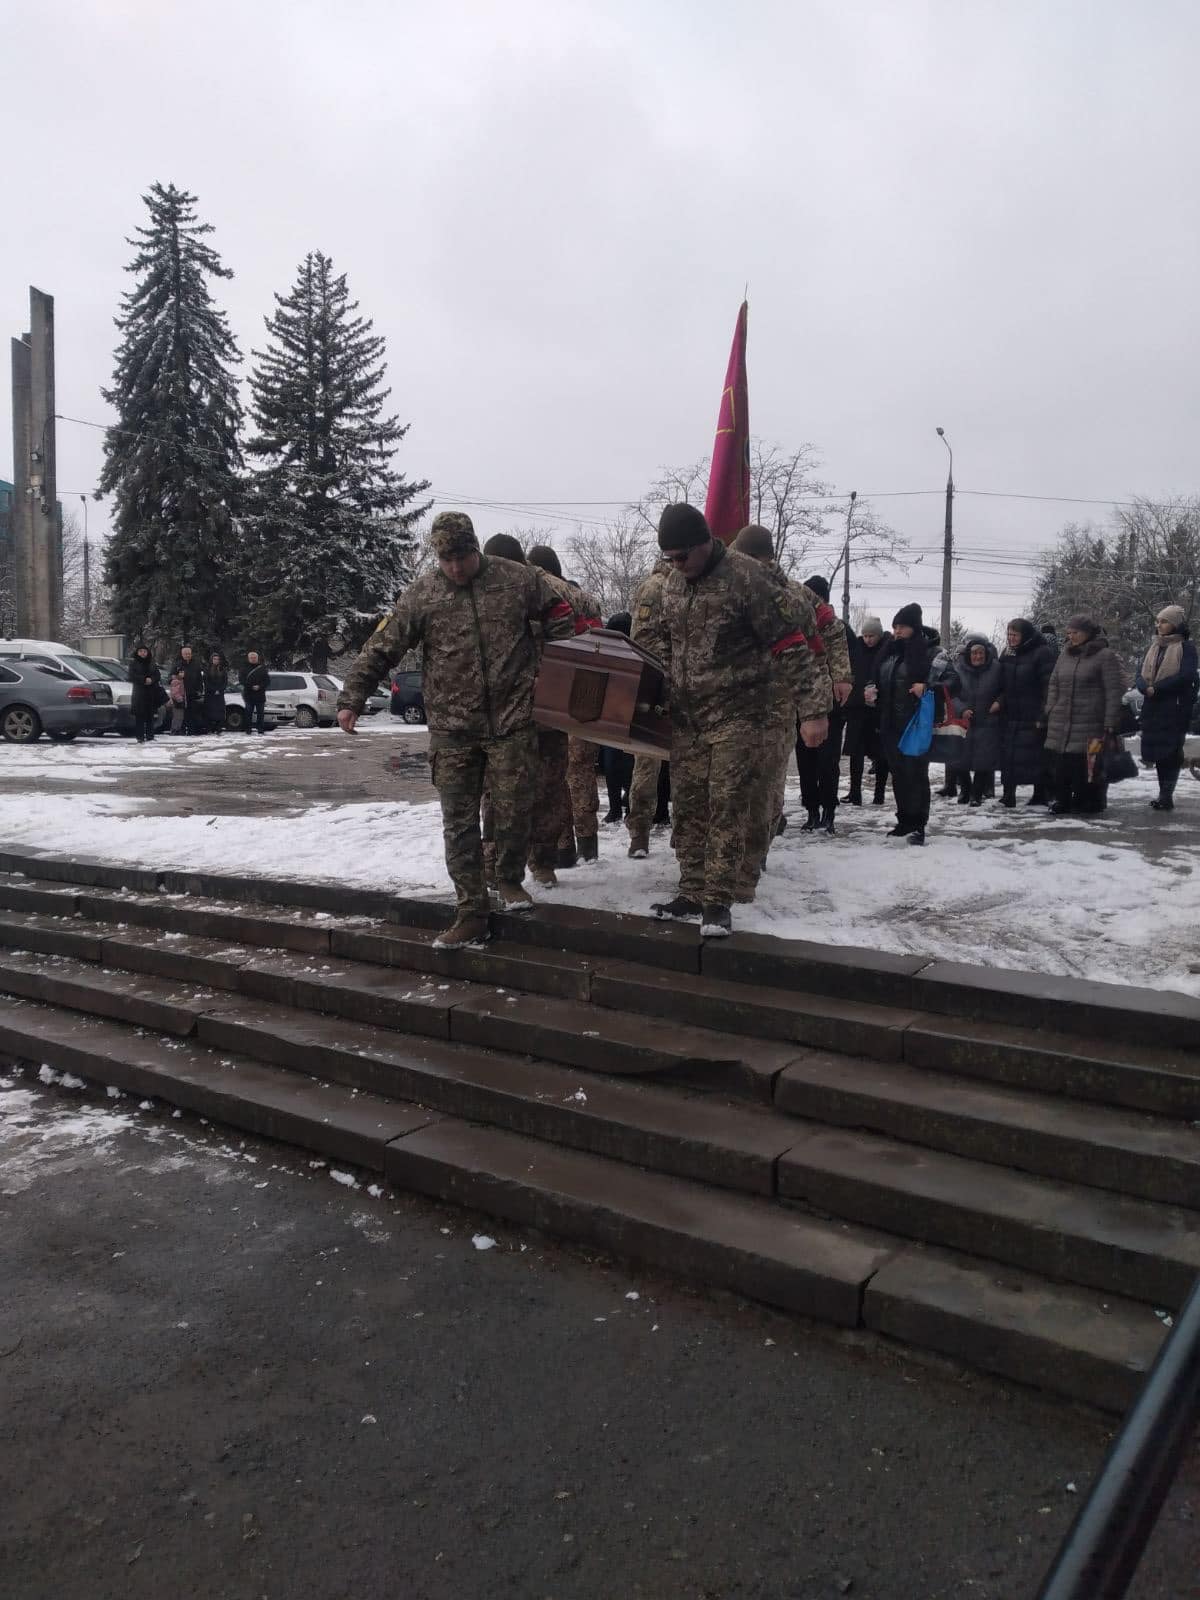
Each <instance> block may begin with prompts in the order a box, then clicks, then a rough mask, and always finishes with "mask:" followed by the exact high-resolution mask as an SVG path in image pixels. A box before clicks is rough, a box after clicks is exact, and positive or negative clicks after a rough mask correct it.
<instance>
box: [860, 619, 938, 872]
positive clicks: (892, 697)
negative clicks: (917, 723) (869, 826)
mask: <svg viewBox="0 0 1200 1600" xmlns="http://www.w3.org/2000/svg"><path fill="white" fill-rule="evenodd" d="M931 666H932V657H931V654H930V647H929V643H928V641H927V639H926V636H925V630H924V628H923V627H922V622H921V608H920V606H919V605H918V604H917V603H916V601H915V600H914V601H913V602H912V604H911V605H907V606H901V608H900V610H899V611H897V613H896V615H895V616H894V617H893V618H892V638H891V642H890V643H889V644H888V645H887V646H885V648H884V649H883V650H881V651H880V653H879V661H878V664H877V666H876V669H875V680H874V682H873V683H872V684H871V685H870V687H869V688H868V691H867V703H868V704H869V705H874V706H877V707H878V708H879V742H880V744H881V746H882V748H883V755H884V760H885V761H886V762H887V764H888V771H889V772H890V773H891V775H892V792H893V793H894V794H895V797H896V826H895V827H894V828H893V829H892V830H891V833H890V835H889V837H890V838H893V839H904V838H907V840H908V842H909V844H924V843H925V829H926V827H927V825H928V823H929V752H928V751H926V752H925V754H924V755H918V756H909V755H905V754H904V753H903V752H902V751H901V749H900V737H901V735H902V734H903V732H904V730H905V728H907V727H908V724H909V722H910V720H911V719H912V715H913V713H914V712H915V711H916V709H917V707H918V706H919V705H920V703H921V697H922V696H923V695H924V693H925V687H926V685H927V684H928V682H929V671H930V667H931Z"/></svg>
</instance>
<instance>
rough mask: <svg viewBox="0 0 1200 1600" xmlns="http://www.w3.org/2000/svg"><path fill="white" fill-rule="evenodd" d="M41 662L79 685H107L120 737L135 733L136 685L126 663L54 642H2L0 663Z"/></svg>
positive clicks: (44, 640)
mask: <svg viewBox="0 0 1200 1600" xmlns="http://www.w3.org/2000/svg"><path fill="white" fill-rule="evenodd" d="M9 659H16V660H18V661H34V662H40V663H41V664H42V665H43V666H47V667H53V668H55V670H56V671H58V672H59V673H60V674H62V675H63V676H65V677H68V678H71V679H72V680H74V681H75V682H76V683H107V684H109V685H110V687H111V689H112V703H113V705H114V706H115V707H116V710H117V714H116V717H115V719H114V720H113V722H112V725H111V726H112V728H114V729H115V730H116V732H117V733H130V734H131V733H132V732H133V731H134V724H133V685H132V684H131V683H130V682H129V672H128V668H127V667H126V665H125V663H124V662H122V661H114V660H111V659H110V658H108V657H100V656H85V655H81V654H80V653H79V651H78V650H72V648H71V647H70V645H66V644H56V643H55V642H54V641H53V640H51V639H0V661H8V660H9Z"/></svg>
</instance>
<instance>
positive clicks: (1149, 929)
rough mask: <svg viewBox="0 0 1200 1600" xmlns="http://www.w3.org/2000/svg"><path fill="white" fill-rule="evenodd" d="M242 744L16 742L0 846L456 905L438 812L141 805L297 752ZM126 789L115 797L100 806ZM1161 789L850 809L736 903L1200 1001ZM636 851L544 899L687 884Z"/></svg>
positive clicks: (620, 894)
mask: <svg viewBox="0 0 1200 1600" xmlns="http://www.w3.org/2000/svg"><path fill="white" fill-rule="evenodd" d="M411 731H412V732H414V733H420V732H422V731H423V730H419V729H414V730H411ZM407 732H408V730H405V729H404V728H403V727H402V726H397V725H396V724H395V723H394V722H391V723H381V724H380V725H378V728H377V730H376V729H375V728H372V727H371V725H368V733H369V736H370V737H371V738H372V739H380V741H381V742H382V740H383V738H384V737H392V738H398V739H399V740H404V739H405V738H406V735H407ZM245 744H246V746H248V748H245V747H244V746H243V745H242V743H241V742H240V741H237V740H235V739H233V738H226V739H222V740H213V741H212V744H211V748H210V747H207V746H206V747H205V748H204V749H203V750H202V751H201V750H198V749H197V748H196V744H195V742H194V741H183V740H180V741H164V742H163V743H162V744H159V743H157V742H156V744H155V745H153V746H150V747H146V748H139V747H138V746H136V745H133V744H130V743H128V742H124V743H118V742H117V741H115V740H106V741H103V742H100V741H92V742H89V743H84V742H82V741H81V742H80V743H78V744H76V745H74V746H71V747H56V748H51V747H48V746H45V745H41V746H35V747H33V748H31V749H14V747H11V746H9V747H6V748H4V749H3V751H0V777H3V778H5V779H10V778H12V777H13V776H15V775H16V774H17V773H20V774H21V776H22V777H26V776H27V778H28V788H26V787H25V785H24V784H22V788H21V790H20V792H13V791H12V790H11V788H9V787H8V786H7V785H6V786H5V787H6V789H7V792H0V843H3V844H7V845H28V846H33V847H37V848H43V849H49V850H55V851H61V852H64V853H71V854H79V855H88V856H96V857H101V858H104V859H107V860H113V861H125V862H130V863H137V864H142V865H149V866H163V867H166V866H175V867H195V868H204V869H208V870H211V871H238V872H245V871H248V870H251V871H254V872H258V873H262V874H263V875H264V876H279V877H292V878H309V879H318V878H320V879H329V880H336V881H337V882H340V883H347V884H361V885H363V886H364V887H371V888H384V889H393V890H395V891H397V892H399V893H409V894H422V895H431V896H446V895H447V894H448V893H449V887H450V886H449V880H448V878H447V875H446V870H445V865H444V861H443V856H442V838H441V818H440V814H439V811H438V807H437V805H436V803H432V802H430V803H421V804H413V803H405V802H403V801H369V802H363V803H342V804H327V803H321V802H319V801H318V802H317V803H311V802H306V803H301V804H297V805H296V806H294V807H282V808H280V810H278V811H277V812H276V813H275V814H273V815H265V816H264V815H252V816H241V815H228V814H218V813H216V812H214V813H213V814H205V813H204V812H203V810H199V811H197V812H196V813H195V814H193V815H190V816H178V815H161V816H160V815H156V814H155V813H154V806H153V802H151V801H148V800H147V799H146V797H145V796H142V795H139V794H138V793H137V792H136V790H137V779H136V773H137V771H138V770H139V769H141V770H147V769H150V768H155V769H157V768H159V767H160V766H161V765H162V764H164V763H168V764H169V763H172V762H177V761H183V760H185V759H186V760H188V761H189V763H194V762H195V761H196V760H197V759H198V758H199V759H202V760H204V761H211V762H214V763H217V762H219V763H222V764H225V765H226V766H227V767H229V768H232V769H233V770H234V771H236V770H237V769H238V768H239V766H240V765H241V764H242V763H248V762H257V761H260V760H266V759H282V758H285V757H287V758H289V759H295V758H296V752H295V751H294V750H291V749H289V750H287V751H285V750H283V749H281V748H276V749H275V750H274V752H273V751H272V748H271V744H270V741H269V740H267V741H264V742H262V743H259V741H258V740H253V741H251V740H246V741H245ZM344 747H345V740H344V736H343V735H339V734H336V733H330V734H321V733H313V734H312V735H310V736H308V742H307V743H306V744H305V745H304V746H303V750H304V751H305V752H306V753H307V758H308V759H310V760H319V761H320V762H321V763H322V767H323V766H324V762H325V761H328V762H329V763H330V767H331V768H332V766H333V764H334V763H335V762H336V759H337V755H338V752H339V750H340V749H343V748H344ZM360 748H361V747H360ZM935 772H936V769H935ZM71 774H74V776H75V777H76V778H77V779H78V782H79V786H78V787H77V788H76V787H74V786H73V787H72V789H71V790H70V791H69V792H67V793H54V792H50V791H49V790H48V789H47V788H45V787H42V788H41V792H40V793H39V792H38V791H39V782H38V780H39V778H42V777H46V776H50V775H53V777H54V778H55V779H56V780H59V781H62V780H64V779H67V781H70V776H69V775H71ZM85 779H88V780H90V784H85V782H84V780H85ZM118 782H119V785H120V792H119V793H114V792H112V790H111V789H109V790H108V792H105V786H106V785H107V784H110V783H111V784H117V783H118ZM89 787H90V788H91V789H92V790H98V792H86V790H87V789H88V788H89ZM1155 792H1156V791H1155V786H1154V784H1153V781H1152V779H1151V778H1150V777H1149V776H1147V775H1145V774H1143V775H1142V776H1141V777H1139V779H1137V780H1136V781H1130V782H1128V783H1124V784H1121V785H1119V786H1116V787H1114V788H1113V789H1112V790H1111V795H1110V800H1111V803H1110V808H1109V811H1108V813H1107V814H1106V815H1105V816H1104V817H1101V818H1097V819H1094V820H1092V821H1087V822H1083V821H1075V820H1070V821H1059V820H1056V819H1054V818H1051V817H1049V816H1048V815H1047V814H1046V813H1045V812H1042V811H1028V810H1026V809H1024V808H1023V807H1020V808H1018V810H1017V811H1015V812H1008V811H1004V810H1003V809H1002V808H1001V807H999V806H997V805H995V804H987V805H985V806H983V807H982V808H979V809H975V808H968V807H965V806H958V805H955V804H953V803H948V802H945V801H935V809H934V816H933V821H932V824H931V827H930V835H929V845H928V847H927V848H926V849H924V850H914V849H911V848H910V847H909V846H908V845H907V844H906V843H905V842H904V841H903V840H892V839H887V838H886V837H885V834H886V831H887V829H888V827H889V826H890V825H891V822H892V813H891V808H890V807H878V808H876V807H870V806H868V807H864V808H862V809H857V808H853V809H852V808H843V809H842V810H841V811H840V812H839V813H838V826H839V833H838V836H837V837H836V838H834V839H828V838H825V837H824V836H820V835H816V836H813V835H804V834H801V833H799V832H798V830H797V829H796V827H795V825H794V824H793V827H792V829H791V830H790V831H789V832H788V833H787V834H786V835H785V836H784V837H783V838H782V839H781V840H779V841H778V843H777V844H776V846H775V848H774V849H773V851H772V854H771V864H770V871H769V872H768V873H767V875H766V876H765V877H764V879H763V881H762V884H761V886H760V890H759V898H758V901H757V903H756V904H755V905H753V906H748V907H737V908H735V921H736V925H737V926H738V927H739V928H743V929H750V930H754V931H758V932H763V933H774V934H779V935H783V936H786V937H792V938H802V939H811V940H817V941H824V942H826V943H829V944H836V945H860V946H865V947H868V948H873V949H877V950H891V951H904V952H913V953H919V954H927V955H933V956H942V957H946V958H950V959H954V960H961V961H968V962H974V963H978V964H981V965H991V966H998V967H1018V968H1022V967H1023V968H1027V969H1032V970H1037V971H1043V972H1055V973H1070V974H1075V975H1077V976H1082V977H1093V978H1099V979H1104V980H1107V981H1110V982H1118V983H1136V984H1145V985H1149V986H1152V987H1156V988H1163V989H1177V990H1182V991H1184V992H1186V993H1190V994H1194V995H1200V937H1198V934H1197V930H1198V929H1200V783H1197V782H1195V781H1194V780H1193V779H1192V778H1190V777H1189V776H1187V775H1186V774H1185V775H1184V777H1183V778H1182V779H1181V781H1180V784H1179V790H1178V793H1177V797H1176V798H1177V807H1178V809H1177V811H1176V812H1175V813H1174V815H1173V816H1171V817H1169V818H1166V817H1162V818H1160V817H1158V816H1157V815H1156V814H1155V813H1153V812H1150V811H1149V809H1148V801H1149V800H1150V799H1151V798H1152V796H1153V795H1154V793H1155ZM789 805H790V806H793V807H794V805H795V796H794V794H792V795H789ZM626 843H627V840H626V835H625V833H624V830H623V829H618V828H603V829H602V830H601V861H600V864H599V866H598V867H579V868H576V869H575V870H574V871H571V872H563V873H560V875H559V877H560V888H559V889H558V890H557V891H554V892H553V893H552V894H551V895H547V896H545V898H553V899H555V900H558V901H560V902H569V903H573V904H578V905H585V906H595V907H603V908H607V909H610V910H617V911H639V912H640V911H646V910H647V909H648V908H649V904H650V901H651V900H653V899H655V898H658V897H659V896H660V895H661V894H662V893H663V892H664V891H667V890H670V889H672V888H673V887H674V885H675V881H676V877H675V871H674V859H673V857H672V855H671V853H670V851H669V848H668V844H667V836H666V834H665V832H661V831H660V832H657V833H656V834H655V836H654V841H653V847H652V854H651V856H650V859H649V860H647V861H630V860H628V859H627V857H626ZM535 892H536V891H535ZM1193 967H1195V968H1196V969H1197V970H1194V971H1193V970H1190V969H1191V968H1193Z"/></svg>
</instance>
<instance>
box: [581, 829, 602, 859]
mask: <svg viewBox="0 0 1200 1600" xmlns="http://www.w3.org/2000/svg"><path fill="white" fill-rule="evenodd" d="M579 859H580V861H599V859H600V840H599V839H598V838H597V837H596V835H595V834H594V833H593V834H592V836H591V838H590V839H580V841H579Z"/></svg>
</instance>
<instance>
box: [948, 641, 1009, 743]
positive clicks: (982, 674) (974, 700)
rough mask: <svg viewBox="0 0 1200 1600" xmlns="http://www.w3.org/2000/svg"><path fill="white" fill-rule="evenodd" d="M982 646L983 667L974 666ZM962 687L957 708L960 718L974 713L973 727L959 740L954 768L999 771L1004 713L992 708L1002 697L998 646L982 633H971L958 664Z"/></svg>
mask: <svg viewBox="0 0 1200 1600" xmlns="http://www.w3.org/2000/svg"><path fill="white" fill-rule="evenodd" d="M976 645H981V646H982V647H983V649H984V650H985V651H986V652H987V656H986V659H985V661H984V663H983V665H982V666H981V667H973V666H972V665H971V651H972V650H973V649H974V648H975V647H976ZM954 671H955V674H956V675H957V678H958V687H957V689H956V691H955V693H954V705H955V709H956V710H957V711H958V713H959V714H960V715H965V714H966V713H967V712H970V714H971V727H970V731H969V732H968V734H967V736H966V738H965V739H962V740H960V741H959V743H960V746H961V748H960V750H959V751H958V753H957V755H956V759H955V761H954V763H953V764H954V767H955V770H956V771H959V772H964V771H965V772H995V770H996V768H997V767H998V766H999V765H1000V713H999V711H993V710H992V707H993V706H994V705H995V704H996V703H997V701H998V700H999V698H1000V692H1001V672H1000V663H999V661H998V660H997V659H996V647H995V645H994V644H993V643H992V641H991V640H990V639H985V638H984V636H983V634H981V633H969V634H968V635H967V637H966V638H965V639H964V640H963V644H962V649H961V650H960V651H959V652H958V659H957V660H956V661H955V663H954Z"/></svg>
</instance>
